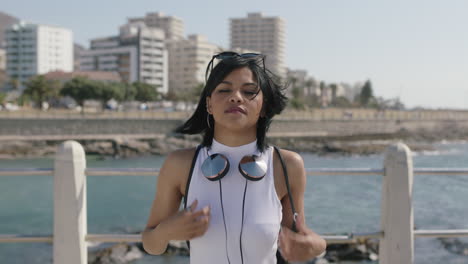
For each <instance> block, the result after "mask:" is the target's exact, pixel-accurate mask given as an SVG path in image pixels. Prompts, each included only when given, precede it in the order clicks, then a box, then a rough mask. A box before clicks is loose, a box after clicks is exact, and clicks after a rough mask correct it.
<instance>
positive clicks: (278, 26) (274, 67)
mask: <svg viewBox="0 0 468 264" xmlns="http://www.w3.org/2000/svg"><path fill="white" fill-rule="evenodd" d="M230 41H231V49H235V48H243V49H248V50H257V51H260V52H261V53H262V54H264V55H266V61H265V62H266V67H267V68H268V69H270V70H271V71H273V72H274V73H276V74H277V75H279V76H280V77H283V78H285V77H286V66H285V21H284V20H283V19H282V18H281V17H264V16H263V15H262V13H248V14H247V17H246V18H231V19H230Z"/></svg>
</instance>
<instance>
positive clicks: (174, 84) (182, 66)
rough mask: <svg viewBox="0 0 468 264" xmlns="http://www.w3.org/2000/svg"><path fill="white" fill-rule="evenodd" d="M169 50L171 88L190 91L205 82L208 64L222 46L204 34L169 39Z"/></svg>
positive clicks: (174, 90)
mask: <svg viewBox="0 0 468 264" xmlns="http://www.w3.org/2000/svg"><path fill="white" fill-rule="evenodd" d="M166 44H167V48H168V51H169V88H170V90H171V92H173V93H176V94H177V93H181V92H182V93H183V92H188V91H190V90H192V89H194V88H195V87H197V86H199V85H200V84H203V83H205V73H206V66H207V64H208V63H209V61H210V60H211V58H212V57H213V55H214V54H216V53H219V52H220V51H221V47H219V46H217V45H215V44H213V43H210V42H208V40H207V39H206V38H205V37H204V36H202V35H189V36H188V38H187V39H182V40H172V41H167V42H166Z"/></svg>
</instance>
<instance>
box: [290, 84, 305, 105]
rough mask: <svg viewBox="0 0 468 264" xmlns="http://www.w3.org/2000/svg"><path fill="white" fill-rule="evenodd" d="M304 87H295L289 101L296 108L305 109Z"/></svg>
mask: <svg viewBox="0 0 468 264" xmlns="http://www.w3.org/2000/svg"><path fill="white" fill-rule="evenodd" d="M303 91H304V89H303V88H300V87H293V88H292V91H291V93H292V99H291V100H290V101H289V102H290V105H291V106H292V107H293V108H295V109H304V108H305V107H304V106H305V105H304V96H303V95H304V94H303Z"/></svg>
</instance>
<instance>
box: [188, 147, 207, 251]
mask: <svg viewBox="0 0 468 264" xmlns="http://www.w3.org/2000/svg"><path fill="white" fill-rule="evenodd" d="M202 147H203V146H202V145H198V146H197V149H196V150H195V155H193V159H192V165H190V173H189V175H188V179H187V183H186V184H185V195H184V210H185V209H187V197H188V192H189V188H190V182H191V181H192V174H193V169H194V168H195V163H197V157H198V152H200V149H202ZM187 247H188V248H189V250H190V241H189V240H187Z"/></svg>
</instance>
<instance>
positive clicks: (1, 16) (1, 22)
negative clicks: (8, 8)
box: [0, 11, 20, 49]
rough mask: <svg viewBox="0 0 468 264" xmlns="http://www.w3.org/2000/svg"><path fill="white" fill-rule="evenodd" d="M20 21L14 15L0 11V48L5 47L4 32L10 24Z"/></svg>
mask: <svg viewBox="0 0 468 264" xmlns="http://www.w3.org/2000/svg"><path fill="white" fill-rule="evenodd" d="M18 22H20V20H19V19H18V18H16V17H14V16H11V15H9V14H7V13H4V12H2V11H0V49H3V48H5V45H6V42H5V32H6V30H7V29H9V28H10V27H11V26H12V25H14V24H16V23H18Z"/></svg>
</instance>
